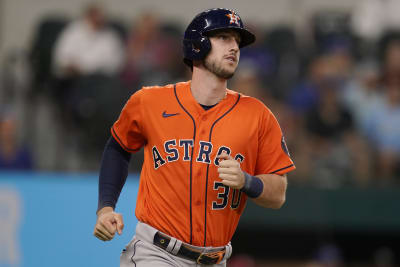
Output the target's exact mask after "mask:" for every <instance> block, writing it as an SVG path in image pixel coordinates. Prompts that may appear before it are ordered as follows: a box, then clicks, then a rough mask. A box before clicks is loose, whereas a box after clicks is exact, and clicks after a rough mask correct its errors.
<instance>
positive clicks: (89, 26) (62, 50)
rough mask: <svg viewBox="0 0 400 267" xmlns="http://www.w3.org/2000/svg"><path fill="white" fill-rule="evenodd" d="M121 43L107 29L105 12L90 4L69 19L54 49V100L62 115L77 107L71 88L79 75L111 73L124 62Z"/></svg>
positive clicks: (113, 73)
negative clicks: (76, 16)
mask: <svg viewBox="0 0 400 267" xmlns="http://www.w3.org/2000/svg"><path fill="white" fill-rule="evenodd" d="M123 51H124V49H123V43H122V42H121V38H120V36H119V35H118V33H117V32H116V31H115V30H113V29H112V28H110V27H109V26H108V23H107V19H106V17H105V14H104V11H103V9H102V8H101V7H100V6H97V5H95V4H91V5H89V6H88V7H87V8H86V9H85V11H84V15H83V17H82V18H79V19H77V20H75V21H72V22H71V23H70V24H69V25H68V26H67V27H66V28H65V29H64V30H63V32H62V33H61V34H60V36H59V38H58V39H57V41H56V44H55V48H54V50H53V72H54V74H55V77H56V82H55V89H54V90H55V92H54V94H55V101H57V104H58V105H59V107H60V109H61V111H62V112H63V114H62V115H63V117H65V114H69V113H71V110H74V109H75V108H76V103H75V102H74V101H72V99H73V98H76V94H78V95H79V94H80V92H76V90H75V91H74V90H73V88H74V86H76V84H77V83H78V82H79V80H80V79H81V78H86V77H88V76H89V77H90V76H98V75H101V76H106V77H108V76H112V75H115V74H117V73H118V71H120V68H121V66H122V62H123V56H124V54H123Z"/></svg>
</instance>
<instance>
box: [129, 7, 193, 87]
mask: <svg viewBox="0 0 400 267" xmlns="http://www.w3.org/2000/svg"><path fill="white" fill-rule="evenodd" d="M180 34H181V31H180V29H179V28H177V26H175V25H173V24H170V23H166V22H160V21H159V20H158V19H157V16H156V14H154V13H152V12H145V13H143V14H142V15H141V16H140V17H139V18H137V19H135V20H134V21H133V23H132V27H131V32H130V34H129V36H128V40H127V52H126V62H125V66H124V68H123V74H122V79H123V81H124V83H125V84H126V85H127V87H128V88H130V89H133V90H134V91H135V90H137V88H140V86H141V85H143V84H149V83H150V84H159V83H161V82H165V81H167V82H171V83H172V82H174V81H176V80H180V77H182V76H183V75H184V71H185V69H184V68H183V67H184V64H182V61H181V60H180V55H181V44H180V43H179V42H177V40H179V38H177V36H176V35H178V36H180Z"/></svg>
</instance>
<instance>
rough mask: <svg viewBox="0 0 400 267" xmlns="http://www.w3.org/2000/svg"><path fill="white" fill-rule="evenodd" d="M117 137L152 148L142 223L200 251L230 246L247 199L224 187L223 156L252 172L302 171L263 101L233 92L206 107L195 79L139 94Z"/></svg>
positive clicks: (147, 152)
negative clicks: (193, 83)
mask: <svg viewBox="0 0 400 267" xmlns="http://www.w3.org/2000/svg"><path fill="white" fill-rule="evenodd" d="M111 132H112V135H113V137H114V138H115V139H116V140H117V141H118V142H119V144H120V145H121V146H122V147H123V148H124V149H125V150H126V151H129V152H135V151H138V150H139V149H140V148H141V147H142V146H144V162H143V166H142V171H141V174H140V185H139V192H138V198H137V203H136V211H135V214H136V217H137V218H138V220H139V221H142V222H145V223H147V224H149V225H151V226H153V227H155V228H157V229H159V230H160V231H162V232H164V233H166V234H168V235H171V236H173V237H175V238H178V239H180V240H182V241H184V242H187V243H190V244H193V245H195V246H214V247H215V246H224V245H226V244H227V243H228V242H229V241H230V240H231V238H232V236H233V234H234V232H235V230H236V227H237V224H238V222H239V218H240V215H241V214H242V212H243V209H244V207H245V204H246V200H247V196H246V195H245V193H243V192H241V191H240V190H234V189H232V188H229V187H228V186H225V185H223V184H222V183H221V179H220V178H219V177H218V173H217V168H218V164H219V163H218V160H217V159H216V156H217V155H219V154H221V153H222V152H224V151H225V152H226V153H227V154H229V155H231V156H232V157H233V158H235V159H236V160H238V161H240V162H241V169H242V170H243V171H245V172H247V173H249V174H251V175H257V174H269V173H275V174H281V175H282V174H284V173H287V172H289V171H292V170H293V169H295V167H294V164H293V162H292V160H291V159H290V157H289V155H288V152H287V148H286V145H285V141H284V139H283V135H282V132H281V129H280V127H279V124H278V122H277V120H276V118H275V117H274V115H273V114H272V113H271V111H270V110H269V109H268V108H267V107H266V106H265V105H264V104H263V103H261V102H260V101H258V100H256V99H255V98H252V97H248V96H243V95H241V94H239V93H237V92H234V91H231V90H229V89H226V97H225V98H224V99H223V100H221V101H220V102H219V103H218V104H217V105H216V106H214V107H213V108H211V109H209V110H204V109H203V108H202V107H201V106H200V105H199V104H198V103H197V101H196V100H195V99H194V97H193V96H192V94H191V90H190V81H189V82H182V83H178V84H176V85H167V86H164V87H144V88H142V89H141V90H139V91H137V92H136V93H135V94H133V95H132V96H131V98H130V99H129V100H128V102H127V103H126V105H125V106H124V108H123V110H122V112H121V114H120V116H119V118H118V120H117V121H116V122H115V124H114V125H113V127H112V129H111Z"/></svg>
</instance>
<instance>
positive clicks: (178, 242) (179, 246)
mask: <svg viewBox="0 0 400 267" xmlns="http://www.w3.org/2000/svg"><path fill="white" fill-rule="evenodd" d="M175 240H176V243H175V247H174V248H173V249H172V250H171V253H172V254H174V255H177V254H178V252H179V249H180V248H181V246H182V241H180V240H179V239H175Z"/></svg>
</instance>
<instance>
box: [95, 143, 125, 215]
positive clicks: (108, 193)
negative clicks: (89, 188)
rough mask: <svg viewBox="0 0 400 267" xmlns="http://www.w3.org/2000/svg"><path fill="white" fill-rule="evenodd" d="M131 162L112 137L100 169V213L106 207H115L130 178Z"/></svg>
mask: <svg viewBox="0 0 400 267" xmlns="http://www.w3.org/2000/svg"><path fill="white" fill-rule="evenodd" d="M129 160H130V154H129V153H127V152H125V151H124V150H123V149H122V147H120V146H119V144H118V143H117V141H115V140H114V139H113V138H112V137H110V139H109V140H108V142H107V144H106V147H105V149H104V153H103V158H102V161H101V167H100V175H99V201H98V208H97V210H98V211H99V210H101V209H102V208H104V207H112V208H114V207H115V204H116V203H117V201H118V197H119V194H120V193H121V190H122V187H123V186H124V184H125V181H126V178H127V176H128V165H129Z"/></svg>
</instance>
